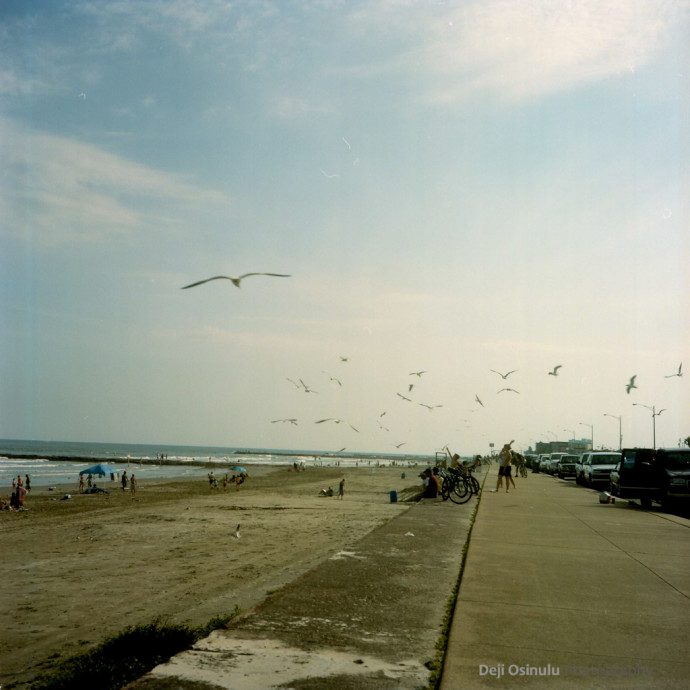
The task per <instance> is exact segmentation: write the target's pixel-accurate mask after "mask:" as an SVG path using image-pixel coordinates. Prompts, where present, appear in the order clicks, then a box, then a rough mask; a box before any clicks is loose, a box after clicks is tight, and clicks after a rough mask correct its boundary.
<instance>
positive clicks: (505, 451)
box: [496, 441, 516, 493]
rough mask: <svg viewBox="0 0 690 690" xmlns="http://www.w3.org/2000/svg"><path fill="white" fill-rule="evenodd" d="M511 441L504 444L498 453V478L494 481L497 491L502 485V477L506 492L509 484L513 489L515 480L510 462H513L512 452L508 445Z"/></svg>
mask: <svg viewBox="0 0 690 690" xmlns="http://www.w3.org/2000/svg"><path fill="white" fill-rule="evenodd" d="M512 443H513V442H512V441H511V442H510V443H506V444H504V446H503V448H502V449H501V452H500V453H499V454H498V463H499V465H498V480H497V481H496V491H498V490H499V489H500V488H501V487H502V485H503V477H505V480H506V493H508V491H509V490H510V484H512V485H513V488H514V489H515V488H516V487H515V481H514V480H513V477H512V463H513V452H512V451H511V449H510V446H511V444H512Z"/></svg>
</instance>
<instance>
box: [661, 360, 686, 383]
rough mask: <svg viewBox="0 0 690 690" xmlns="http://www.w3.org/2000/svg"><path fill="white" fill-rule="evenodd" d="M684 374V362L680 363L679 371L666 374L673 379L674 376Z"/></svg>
mask: <svg viewBox="0 0 690 690" xmlns="http://www.w3.org/2000/svg"><path fill="white" fill-rule="evenodd" d="M682 375H683V362H681V363H680V364H679V365H678V373H676V374H669V375H668V376H664V378H665V379H672V378H673V377H674V376H682Z"/></svg>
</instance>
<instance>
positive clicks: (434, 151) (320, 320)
mask: <svg viewBox="0 0 690 690" xmlns="http://www.w3.org/2000/svg"><path fill="white" fill-rule="evenodd" d="M689 34H690V5H689V3H688V2H687V1H685V0H676V1H674V0H669V1H665V0H659V1H654V2H650V1H649V0H579V1H577V2H571V1H569V0H563V1H562V2H556V1H546V0H543V1H542V0H524V1H522V2H514V1H508V0H476V1H457V2H451V1H448V2H442V1H438V2H431V1H429V2H413V1H411V0H400V1H393V0H389V1H385V2H384V1H371V2H357V1H353V2H345V1H336V0H334V1H328V0H321V1H316V0H313V1H311V2H306V1H305V2H269V1H265V2H261V1H256V2H228V1H226V0H206V1H204V2H193V1H192V0H184V1H183V0H150V1H149V2H145V3H142V2H134V1H133V0H112V1H103V2H95V1H87V0H84V1H79V0H70V1H69V2H60V1H59V0H55V1H54V2H37V1H33V0H17V1H14V0H2V2H0V160H2V166H0V438H15V439H41V440H69V441H93V442H122V443H126V442H130V443H154V444H155V443H160V444H163V443H167V444H189V445H219V446H232V447H251V448H285V449H313V450H322V451H336V450H339V449H341V448H347V449H348V450H351V451H358V452H367V451H376V452H394V453H395V452H400V453H405V452H409V453H433V452H434V451H436V450H440V449H442V448H443V447H444V446H445V445H448V446H450V448H452V449H453V450H454V451H455V450H457V452H460V453H462V454H471V453H487V452H489V448H490V445H489V444H491V443H494V444H496V446H499V447H500V445H502V444H503V443H505V442H506V441H509V440H511V439H515V444H514V448H516V449H523V450H524V449H526V448H527V447H528V446H530V445H533V444H534V443H535V442H536V441H540V440H542V441H548V440H556V439H558V440H567V439H570V438H574V437H575V438H589V437H590V436H591V435H592V434H593V437H594V445H595V447H599V446H605V447H612V448H615V447H617V445H618V426H619V422H618V419H616V417H620V418H621V428H622V433H623V444H624V446H633V445H640V446H648V445H650V444H651V443H652V434H653V421H654V424H655V428H656V440H657V445H677V444H678V441H679V439H680V438H685V437H687V436H689V435H690V271H688V269H687V266H688V263H689V260H690V208H689V202H688V200H689V199H690V184H689V182H690V129H689V126H688V125H689V123H690V88H689V86H690V80H689V75H688V65H690V44H689V43H688V41H687V36H688V35H689ZM250 272H269V273H280V274H288V275H289V276H290V277H271V276H249V277H247V278H245V279H244V280H243V281H242V282H241V284H240V288H239V289H238V288H237V287H235V286H234V285H233V284H232V283H231V282H230V281H228V280H216V281H212V282H209V283H206V284H204V285H200V286H197V287H194V288H190V289H186V290H181V288H182V287H183V286H185V285H187V284H189V283H192V282H195V281H198V280H201V279H204V278H208V277H211V276H216V275H226V276H239V275H242V274H245V273H250ZM342 358H346V359H347V361H343V359H342ZM681 363H683V368H682V369H681V370H680V371H681V373H682V374H683V376H672V375H673V374H675V373H678V371H679V366H680V365H681ZM556 365H562V366H561V368H560V369H558V375H557V376H552V375H549V373H548V372H549V371H551V370H553V368H554V367H555V366H556ZM492 370H494V371H492ZM511 370H515V371H514V373H512V374H510V376H509V377H508V378H506V379H505V380H504V379H502V378H501V377H500V375H499V374H497V373H495V372H501V373H503V374H505V373H507V372H509V371H511ZM418 371H423V372H424V373H423V374H421V375H420V376H417V375H416V374H413V372H418ZM633 375H635V376H636V379H635V385H636V388H633V389H631V390H630V392H629V393H628V392H626V384H627V383H628V382H629V380H630V378H631V377H632V376H633ZM300 381H301V382H303V384H304V385H302V383H300ZM410 385H412V386H413V388H412V389H411V390H410V388H409V386H410ZM502 388H512V389H513V390H507V391H502V392H499V391H500V389H502ZM308 389H309V390H312V391H314V392H308ZM514 391H518V392H514ZM400 396H404V397H405V398H409V400H405V399H404V398H403V397H400ZM477 398H478V399H479V400H481V401H482V404H480V403H479V402H477ZM424 405H428V406H429V407H424ZM429 408H431V409H429ZM662 409H663V412H662V413H661V414H659V415H657V416H655V417H654V418H652V412H653V411H659V410H662ZM384 413H385V414H384ZM286 419H295V420H296V423H292V422H289V421H275V420H286ZM321 419H329V421H326V422H322V423H318V424H317V423H316V422H317V421H318V420H321ZM336 420H341V421H336ZM400 444H404V445H400Z"/></svg>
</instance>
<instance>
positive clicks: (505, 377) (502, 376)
mask: <svg viewBox="0 0 690 690" xmlns="http://www.w3.org/2000/svg"><path fill="white" fill-rule="evenodd" d="M489 371H493V372H494V374H498V375H499V376H500V377H501V378H502V379H503V380H504V381H505V380H506V379H507V378H508V377H509V376H510V375H511V374H514V373H515V372H516V371H517V369H513V370H512V371H509V372H508V373H507V374H502V373H501V372H500V371H496V370H495V369H489Z"/></svg>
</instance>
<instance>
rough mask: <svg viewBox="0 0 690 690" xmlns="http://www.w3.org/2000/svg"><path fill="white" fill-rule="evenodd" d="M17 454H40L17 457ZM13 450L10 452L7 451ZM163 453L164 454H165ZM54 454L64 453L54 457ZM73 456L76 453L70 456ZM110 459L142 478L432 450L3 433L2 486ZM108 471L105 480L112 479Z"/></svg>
mask: <svg viewBox="0 0 690 690" xmlns="http://www.w3.org/2000/svg"><path fill="white" fill-rule="evenodd" d="M14 455H30V456H37V457H36V458H35V459H34V458H31V459H28V458H16V457H11V456H14ZM8 456H10V457H8ZM161 457H163V458H164V460H161ZM52 458H60V460H55V459H52ZM70 458H74V460H71V459H70ZM99 462H103V463H107V464H108V465H110V466H111V467H113V469H114V470H115V471H116V472H120V473H122V471H123V470H127V471H128V473H131V472H132V471H133V472H135V474H136V476H137V477H138V478H139V479H140V480H142V479H143V480H146V479H160V478H175V477H190V478H191V477H201V476H206V474H207V473H208V471H209V469H208V466H207V465H211V466H212V467H214V468H217V469H216V472H221V473H224V472H226V471H229V472H232V471H233V468H234V467H236V466H245V465H268V466H270V465H275V466H280V465H292V464H294V463H295V462H296V463H300V464H305V465H308V466H323V467H328V466H331V467H332V466H336V465H337V466H340V467H372V466H387V465H392V464H395V465H400V466H403V467H408V466H415V465H417V464H423V465H426V464H428V462H429V457H428V456H421V455H392V454H385V453H380V454H377V453H348V454H347V455H345V454H342V453H341V454H338V453H332V452H327V451H324V452H319V451H309V450H281V449H275V448H274V449H261V448H259V449H257V448H231V447H226V448H224V447H219V446H172V445H151V444H131V443H87V442H69V441H31V440H13V439H0V489H3V488H6V487H9V486H11V484H12V478H13V477H14V478H16V477H17V475H21V476H22V478H23V477H24V476H25V475H26V474H29V476H30V477H31V483H32V485H35V486H51V485H53V484H55V485H57V484H72V483H73V484H74V485H75V487H76V486H77V485H78V483H79V472H80V471H81V470H83V469H85V468H87V467H89V466H91V465H93V464H96V463H99ZM109 480H110V478H109V477H107V478H105V479H104V480H101V481H109Z"/></svg>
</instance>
